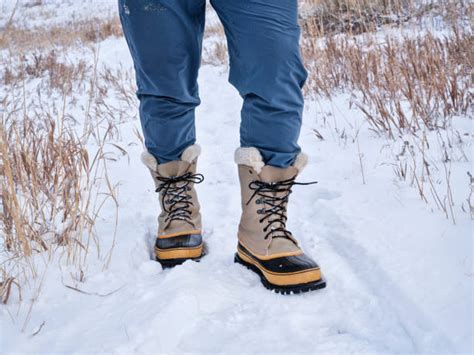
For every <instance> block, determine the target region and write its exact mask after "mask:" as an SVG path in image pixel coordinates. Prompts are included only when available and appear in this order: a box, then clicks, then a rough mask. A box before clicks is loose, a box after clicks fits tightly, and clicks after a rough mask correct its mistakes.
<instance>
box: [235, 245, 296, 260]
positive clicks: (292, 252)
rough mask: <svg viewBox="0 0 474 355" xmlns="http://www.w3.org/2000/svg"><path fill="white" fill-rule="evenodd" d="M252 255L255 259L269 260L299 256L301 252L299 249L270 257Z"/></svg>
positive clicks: (246, 247)
mask: <svg viewBox="0 0 474 355" xmlns="http://www.w3.org/2000/svg"><path fill="white" fill-rule="evenodd" d="M239 243H240V244H242V245H243V246H244V248H245V249H247V250H250V248H249V247H248V246H246V245H245V244H244V243H242V242H241V241H239ZM252 254H253V255H254V256H256V257H257V258H259V259H260V260H270V259H275V258H283V257H285V256H296V255H301V254H303V251H302V250H301V249H299V250H295V251H288V252H285V253H276V254H272V255H261V254H257V253H252Z"/></svg>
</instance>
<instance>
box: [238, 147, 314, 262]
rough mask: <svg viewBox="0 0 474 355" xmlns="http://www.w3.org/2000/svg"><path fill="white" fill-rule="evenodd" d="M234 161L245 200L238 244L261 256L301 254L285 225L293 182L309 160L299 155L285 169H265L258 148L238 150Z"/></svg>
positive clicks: (265, 166) (271, 167) (270, 167)
mask: <svg viewBox="0 0 474 355" xmlns="http://www.w3.org/2000/svg"><path fill="white" fill-rule="evenodd" d="M235 161H236V163H237V164H238V170H239V179H240V185H241V198H242V217H241V220H240V224H239V232H238V236H239V242H240V243H242V244H243V245H244V246H246V247H247V248H249V249H250V250H251V251H252V252H253V253H255V254H258V255H261V256H269V255H276V254H286V253H290V254H291V253H298V252H299V251H300V250H299V247H298V243H297V241H296V240H295V239H294V238H293V237H292V236H291V233H289V232H287V230H286V225H285V223H286V219H287V201H288V197H289V194H290V192H291V190H290V189H291V185H292V181H294V179H295V178H296V176H297V175H298V173H299V172H300V171H301V170H302V169H303V167H304V165H305V164H306V161H307V158H306V156H305V155H302V154H300V155H299V156H298V158H297V160H296V161H295V164H293V165H292V166H290V167H288V168H285V169H283V168H277V167H273V166H268V165H265V164H264V162H263V160H262V157H261V155H260V153H259V152H258V150H257V149H255V148H239V149H238V150H237V151H236V155H235ZM272 211H274V212H275V213H272Z"/></svg>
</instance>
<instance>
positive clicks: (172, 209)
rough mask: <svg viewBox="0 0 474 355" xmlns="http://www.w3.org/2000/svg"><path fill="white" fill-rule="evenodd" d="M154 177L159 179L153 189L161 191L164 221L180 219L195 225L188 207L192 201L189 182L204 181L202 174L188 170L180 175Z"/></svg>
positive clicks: (197, 182)
mask: <svg viewBox="0 0 474 355" xmlns="http://www.w3.org/2000/svg"><path fill="white" fill-rule="evenodd" d="M156 178H157V179H158V180H159V181H161V184H160V185H159V186H158V188H157V189H156V190H155V191H156V192H162V195H161V202H162V205H163V210H164V211H165V212H166V213H167V214H168V215H167V216H166V218H165V222H168V221H173V220H181V221H184V222H186V223H188V224H190V225H192V226H193V227H195V226H194V223H193V222H192V221H191V214H192V212H191V210H190V208H191V207H192V206H193V202H192V201H190V200H191V195H190V194H189V191H191V186H189V184H191V183H194V184H200V183H201V182H203V181H204V176H203V175H202V174H192V173H190V172H188V173H186V174H184V175H181V176H172V177H161V176H157V177H156Z"/></svg>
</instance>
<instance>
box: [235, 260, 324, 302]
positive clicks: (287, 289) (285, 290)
mask: <svg viewBox="0 0 474 355" xmlns="http://www.w3.org/2000/svg"><path fill="white" fill-rule="evenodd" d="M234 262H236V263H238V264H241V265H243V266H245V267H246V268H247V269H249V270H251V271H253V272H255V273H256V274H257V275H258V276H259V277H260V281H261V282H262V284H263V286H265V288H267V289H269V290H272V291H275V292H276V293H279V294H283V295H290V294H298V293H305V292H309V291H315V290H319V289H322V288H325V287H326V280H325V279H324V278H321V279H320V280H318V281H315V282H309V283H305V284H299V285H288V286H280V285H275V284H272V283H270V282H268V280H267V279H266V278H265V276H263V273H262V271H261V270H260V269H259V268H258V267H256V266H255V265H253V264H250V263H248V262H246V261H244V260H242V258H241V257H240V256H239V255H238V254H237V253H235V257H234Z"/></svg>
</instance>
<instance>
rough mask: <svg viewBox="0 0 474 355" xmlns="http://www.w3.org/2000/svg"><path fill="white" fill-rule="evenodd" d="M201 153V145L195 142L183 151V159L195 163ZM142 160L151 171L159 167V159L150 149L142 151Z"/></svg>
mask: <svg viewBox="0 0 474 355" xmlns="http://www.w3.org/2000/svg"><path fill="white" fill-rule="evenodd" d="M200 154H201V147H200V146H199V145H198V144H193V145H190V146H189V147H187V148H186V149H185V150H184V151H183V153H182V154H181V160H183V161H186V162H188V163H193V162H194V161H195V160H196V159H197V157H198V156H199V155H200ZM141 160H142V162H143V164H145V165H146V166H147V167H148V169H150V170H151V171H156V170H157V169H158V160H157V159H156V158H155V157H154V156H153V155H151V154H150V153H149V152H148V151H146V150H145V151H143V152H142V154H141Z"/></svg>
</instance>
